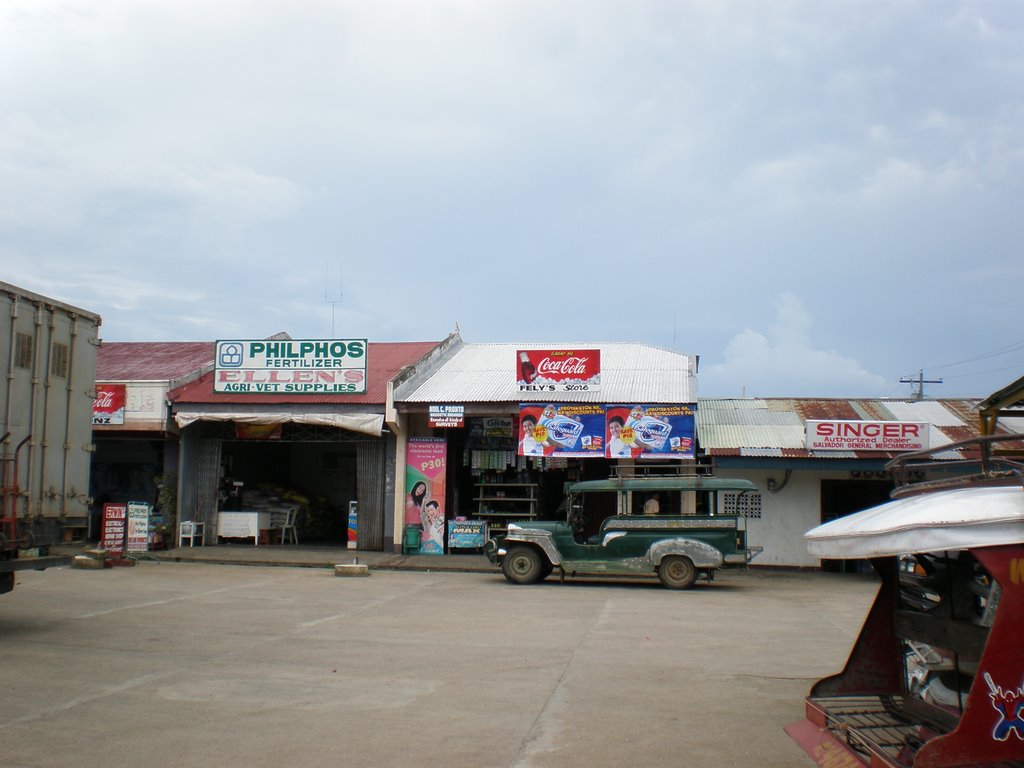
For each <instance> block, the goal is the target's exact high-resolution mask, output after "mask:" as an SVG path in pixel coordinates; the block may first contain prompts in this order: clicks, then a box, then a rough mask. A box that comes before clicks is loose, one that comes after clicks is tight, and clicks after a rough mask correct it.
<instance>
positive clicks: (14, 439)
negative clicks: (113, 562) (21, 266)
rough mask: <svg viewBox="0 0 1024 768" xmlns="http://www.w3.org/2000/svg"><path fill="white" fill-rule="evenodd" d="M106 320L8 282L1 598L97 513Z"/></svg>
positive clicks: (1, 385)
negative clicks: (98, 392) (96, 427)
mask: <svg viewBox="0 0 1024 768" xmlns="http://www.w3.org/2000/svg"><path fill="white" fill-rule="evenodd" d="M100 323H101V321H100V316H99V315H97V314H95V313H93V312H88V311H86V310H83V309H79V308H78V307H74V306H71V305H70V304H65V303H63V302H60V301H56V300H54V299H50V298H47V297H45V296H41V295H39V294H36V293H32V292H30V291H26V290H24V289H22V288H18V287H16V286H13V285H10V284H8V283H3V282H0V359H2V360H3V361H4V363H3V364H4V365H5V367H6V370H5V371H4V375H3V376H2V377H0V593H4V592H9V591H11V589H13V588H14V573H15V572H16V571H20V570H38V569H42V568H46V567H50V566H55V565H63V564H66V563H67V562H68V558H61V557H50V556H49V548H50V547H51V546H52V545H54V544H56V543H57V542H59V541H60V538H61V531H62V530H67V529H72V528H84V527H85V526H86V525H87V523H88V515H89V505H90V501H91V500H90V499H89V464H90V459H91V454H92V448H93V446H92V406H93V399H94V398H95V394H94V389H95V378H96V348H97V346H99V343H100V342H99V327H100Z"/></svg>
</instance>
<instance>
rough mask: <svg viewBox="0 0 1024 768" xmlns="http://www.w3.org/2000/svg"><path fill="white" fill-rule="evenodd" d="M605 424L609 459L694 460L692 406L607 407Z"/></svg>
mask: <svg viewBox="0 0 1024 768" xmlns="http://www.w3.org/2000/svg"><path fill="white" fill-rule="evenodd" d="M605 420H606V427H607V430H608V431H607V441H606V443H605V444H606V446H607V447H606V450H605V455H606V456H607V457H608V458H610V459H613V458H634V459H637V458H643V459H692V458H693V457H694V451H695V449H696V446H695V445H694V433H695V420H696V406H695V405H692V404H691V405H609V406H607V407H606V409H605Z"/></svg>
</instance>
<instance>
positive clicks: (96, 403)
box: [92, 384, 125, 425]
mask: <svg viewBox="0 0 1024 768" xmlns="http://www.w3.org/2000/svg"><path fill="white" fill-rule="evenodd" d="M124 403H125V385H124V384H98V385H96V399H95V400H93V403H92V423H93V424H101V425H102V424H124Z"/></svg>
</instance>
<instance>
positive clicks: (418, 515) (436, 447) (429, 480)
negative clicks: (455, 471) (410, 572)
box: [405, 437, 448, 555]
mask: <svg viewBox="0 0 1024 768" xmlns="http://www.w3.org/2000/svg"><path fill="white" fill-rule="evenodd" d="M447 451H448V443H447V442H446V441H445V439H444V438H443V437H412V438H409V442H408V443H407V444H406V449H405V456H406V468H405V524H406V525H418V526H420V549H419V553H420V554H421V555H443V554H444V512H445V510H444V496H445V468H446V467H445V465H446V458H445V457H446V455H447Z"/></svg>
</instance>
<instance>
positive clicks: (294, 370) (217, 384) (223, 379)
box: [213, 339, 367, 395]
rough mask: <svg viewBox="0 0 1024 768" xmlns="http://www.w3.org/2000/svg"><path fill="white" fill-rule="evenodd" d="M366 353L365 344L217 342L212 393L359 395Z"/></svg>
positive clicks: (358, 341) (343, 341) (331, 341)
mask: <svg viewBox="0 0 1024 768" xmlns="http://www.w3.org/2000/svg"><path fill="white" fill-rule="evenodd" d="M366 348H367V343H366V339H288V340H284V341H278V340H270V339H262V340H258V341H257V340H249V341H218V342H217V356H216V358H215V362H214V371H213V391H214V392H225V393H248V394H260V395H341V394H346V395H357V394H365V393H366Z"/></svg>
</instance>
